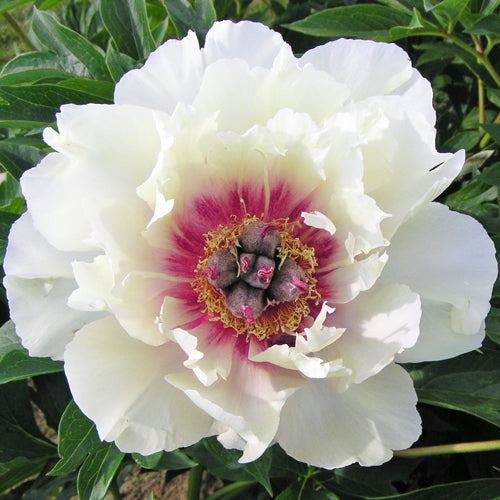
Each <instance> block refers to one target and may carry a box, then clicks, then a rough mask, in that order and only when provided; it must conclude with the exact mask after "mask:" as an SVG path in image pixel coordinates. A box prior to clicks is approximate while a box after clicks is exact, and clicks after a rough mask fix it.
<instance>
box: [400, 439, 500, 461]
mask: <svg viewBox="0 0 500 500" xmlns="http://www.w3.org/2000/svg"><path fill="white" fill-rule="evenodd" d="M492 450H500V439H496V440H493V441H476V442H473V443H456V444H442V445H439V446H422V447H421V448H411V449H409V450H402V451H395V452H394V455H395V456H396V457H403V458H418V457H430V456H433V455H448V454H451V453H475V452H479V451H492Z"/></svg>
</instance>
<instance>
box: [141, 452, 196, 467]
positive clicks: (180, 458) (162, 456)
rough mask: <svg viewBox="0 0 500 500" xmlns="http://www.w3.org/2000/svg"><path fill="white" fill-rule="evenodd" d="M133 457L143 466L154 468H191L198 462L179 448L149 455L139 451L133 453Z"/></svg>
mask: <svg viewBox="0 0 500 500" xmlns="http://www.w3.org/2000/svg"><path fill="white" fill-rule="evenodd" d="M132 458H133V459H134V460H135V461H136V462H137V463H138V464H139V465H140V466H141V467H144V468H145V469H154V470H181V469H191V468H192V467H194V466H195V465H196V462H193V461H192V460H191V459H189V458H188V457H187V456H186V455H184V453H182V452H181V451H179V450H176V451H170V452H166V451H160V452H158V453H154V454H153V455H149V456H147V457H144V456H142V455H139V453H133V454H132Z"/></svg>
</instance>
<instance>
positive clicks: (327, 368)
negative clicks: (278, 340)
mask: <svg viewBox="0 0 500 500" xmlns="http://www.w3.org/2000/svg"><path fill="white" fill-rule="evenodd" d="M333 311H334V309H333V308H331V307H328V306H327V304H326V303H324V304H323V306H322V308H321V311H320V313H319V314H318V316H317V317H316V319H315V320H314V324H313V325H312V326H311V327H310V328H306V329H305V331H304V334H303V335H302V334H301V335H297V336H296V337H295V346H292V347H291V346H288V345H286V344H282V345H278V344H277V345H273V346H271V347H269V348H267V349H265V350H264V351H261V350H260V349H258V348H256V347H255V346H253V345H251V346H250V351H249V356H248V357H249V359H250V360H252V361H257V362H268V363H272V364H274V365H277V366H281V367H283V368H287V369H289V370H298V371H300V372H301V373H302V374H303V375H305V376H306V377H309V378H325V377H331V376H340V375H350V374H351V371H350V370H349V369H346V368H345V367H344V366H343V362H342V359H340V358H335V354H334V358H333V359H331V358H326V359H322V357H321V353H319V354H318V351H321V350H322V349H324V348H325V347H327V346H329V345H330V344H332V343H333V342H335V341H336V340H337V339H338V338H339V337H340V336H341V335H342V334H343V332H344V330H343V329H342V328H335V327H326V326H324V322H325V319H326V315H327V313H328V314H331V313H332V312H333ZM312 353H316V355H315V356H310V354H312Z"/></svg>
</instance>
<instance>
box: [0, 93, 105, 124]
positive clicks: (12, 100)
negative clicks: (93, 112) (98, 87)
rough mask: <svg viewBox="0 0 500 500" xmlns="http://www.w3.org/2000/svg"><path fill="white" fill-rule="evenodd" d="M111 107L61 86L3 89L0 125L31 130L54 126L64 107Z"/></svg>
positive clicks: (98, 98)
mask: <svg viewBox="0 0 500 500" xmlns="http://www.w3.org/2000/svg"><path fill="white" fill-rule="evenodd" d="M89 102H104V103H108V102H109V101H108V100H107V99H103V98H100V97H97V96H96V95H93V94H90V93H88V92H83V91H81V90H76V89H72V88H65V87H63V86H60V85H49V84H43V85H31V86H0V121H5V122H10V123H14V124H15V123H18V122H19V123H20V124H30V125H31V126H37V125H46V124H49V123H53V122H54V115H55V113H56V112H57V111H58V110H59V108H60V107H61V105H62V104H66V103H74V104H86V103H89Z"/></svg>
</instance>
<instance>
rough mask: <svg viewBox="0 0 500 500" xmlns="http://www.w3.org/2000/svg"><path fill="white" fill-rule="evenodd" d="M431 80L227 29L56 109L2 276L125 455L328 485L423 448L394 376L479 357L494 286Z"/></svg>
mask: <svg viewBox="0 0 500 500" xmlns="http://www.w3.org/2000/svg"><path fill="white" fill-rule="evenodd" d="M434 119H435V116H434V110H433V108H432V91H431V87H430V85H429V83H428V82H427V81H426V80H425V79H424V78H422V76H421V75H420V74H419V73H418V72H417V71H416V70H415V69H413V68H412V66H411V63H410V61H409V58H408V56H407V55H406V53H405V52H403V51H402V50H401V49H400V48H398V47H397V46H395V45H389V44H384V43H375V42H371V41H355V40H337V41H335V42H331V43H327V44H326V45H323V46H321V47H317V48H315V49H313V50H310V51H308V52H307V53H305V54H304V55H303V56H302V57H301V58H298V59H297V58H296V57H294V55H293V53H292V51H291V49H290V47H289V46H288V45H287V44H286V43H284V42H283V40H282V38H281V36H280V35H279V34H278V33H275V32H273V31H271V30H270V29H268V28H267V27H265V26H263V25H260V24H255V23H250V22H241V23H238V24H233V23H231V22H226V21H225V22H219V23H216V24H215V25H214V26H213V27H212V29H211V30H210V31H209V32H208V34H207V37H206V43H205V46H204V48H201V49H200V47H199V45H198V41H197V38H196V36H195V34H194V33H189V34H188V35H187V37H186V38H184V39H183V40H180V41H178V40H169V41H168V42H167V43H165V44H164V45H163V46H161V47H160V48H158V50H156V51H155V52H154V53H152V54H151V56H150V57H149V59H148V60H147V61H146V63H145V65H144V67H143V68H141V69H138V70H133V71H130V72H129V73H127V74H125V75H124V76H123V78H122V79H121V80H120V82H119V83H118V84H117V86H116V91H115V104H113V105H98V104H89V105H85V106H76V105H66V106H63V107H62V108H61V112H60V113H59V114H58V115H57V127H58V132H55V131H54V130H52V129H47V130H45V133H44V139H45V141H46V142H47V144H49V145H50V146H51V147H52V148H53V149H54V150H55V152H54V153H51V154H49V155H48V156H47V157H46V158H44V159H43V160H42V162H41V163H40V164H39V165H37V166H36V167H34V168H33V169H31V170H29V171H27V172H26V173H25V174H24V175H23V177H22V181H21V185H22V190H23V193H24V195H25V197H26V200H27V206H28V212H27V213H26V214H24V215H23V216H22V217H21V219H20V220H19V221H18V222H17V223H16V224H15V225H14V226H13V228H12V231H11V233H10V238H9V244H8V249H7V255H6V258H5V271H6V278H5V281H4V283H5V286H6V288H7V294H8V299H9V303H10V308H11V313H12V318H13V320H14V322H15V324H16V328H17V333H18V335H19V336H20V337H21V339H22V342H23V345H24V346H25V347H26V348H27V349H28V350H29V352H30V354H31V355H33V356H51V357H52V358H54V359H64V366H65V372H66V375H67V378H68V380H69V384H70V387H71V391H72V394H73V397H74V399H75V401H76V403H77V405H78V406H79V407H80V408H81V410H82V411H83V412H84V413H85V414H86V415H87V416H88V417H89V418H90V419H92V420H93V421H94V422H95V424H96V426H97V430H98V432H99V436H100V437H101V438H102V439H103V440H106V441H115V442H116V444H117V446H118V447H119V448H120V449H121V450H122V451H124V452H138V453H141V454H143V455H147V454H151V453H155V452H157V451H159V450H173V449H175V448H178V447H182V446H188V445H191V444H193V443H196V442H197V441H198V440H200V439H201V438H203V437H206V436H211V435H217V436H218V439H219V441H220V442H221V443H222V444H223V445H224V446H225V447H227V448H237V449H240V450H242V451H243V454H242V457H241V459H240V460H241V462H249V461H252V460H255V459H257V458H258V457H259V456H260V455H261V454H262V453H263V452H264V451H265V450H266V448H268V447H269V446H270V445H272V444H273V443H279V444H280V446H281V447H282V448H283V449H284V450H285V451H286V452H287V453H288V454H289V455H291V456H292V457H294V458H296V459H297V460H301V461H304V462H307V463H309V464H313V465H316V466H320V467H325V468H334V467H342V466H345V465H348V464H350V463H353V462H359V463H360V464H362V465H376V464H380V463H382V462H384V461H386V460H388V459H390V458H391V456H392V451H391V450H399V449H404V448H407V447H409V446H410V445H411V444H412V443H413V442H414V441H415V440H416V439H417V438H418V436H419V435H420V432H421V427H420V418H419V415H418V413H417V412H416V409H415V405H416V402H417V398H416V395H415V391H414V389H413V385H412V381H411V379H410V377H409V376H408V375H407V373H406V372H405V370H404V369H403V368H401V367H400V366H399V365H398V364H397V362H405V361H424V360H437V359H444V358H447V357H451V356H456V355H458V354H461V353H464V352H467V351H470V350H472V349H475V348H477V347H478V346H480V344H481V341H482V339H483V337H484V318H485V316H486V314H487V312H488V309H489V305H488V300H489V297H490V294H491V288H492V285H493V282H494V280H495V277H496V263H495V259H494V248H493V244H492V242H491V241H490V239H489V238H488V236H487V234H486V233H485V231H484V230H483V228H482V227H481V226H480V225H479V224H478V223H477V222H476V221H474V220H473V219H471V218H470V217H467V216H465V215H462V214H458V213H454V212H451V211H450V210H449V209H448V208H447V207H445V206H443V205H441V204H439V203H433V202H432V200H433V199H434V198H435V197H436V196H438V195H439V194H440V193H441V192H442V191H443V190H444V189H445V188H446V187H447V186H448V185H449V184H450V183H451V182H452V180H453V179H454V177H455V176H456V175H457V174H458V173H459V171H460V169H461V167H462V164H463V162H464V153H463V152H462V151H461V152H458V153H456V154H442V153H438V152H437V151H436V149H435V145H434V142H435V130H434Z"/></svg>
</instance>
